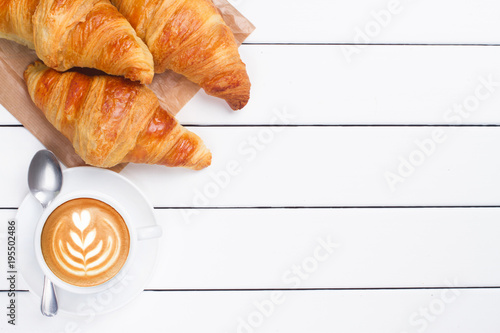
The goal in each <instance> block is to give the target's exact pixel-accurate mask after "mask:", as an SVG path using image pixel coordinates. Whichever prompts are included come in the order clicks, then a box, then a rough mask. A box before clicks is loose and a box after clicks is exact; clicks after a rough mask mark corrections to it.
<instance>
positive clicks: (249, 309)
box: [0, 289, 500, 333]
mask: <svg viewBox="0 0 500 333" xmlns="http://www.w3.org/2000/svg"><path fill="white" fill-rule="evenodd" d="M276 296H279V297H276ZM2 299H4V300H5V299H6V298H5V296H3V295H2ZM272 300H275V301H276V303H274V302H273V301H272ZM17 304H18V319H17V320H18V321H17V329H18V330H19V331H21V332H31V331H36V332H40V333H43V332H51V333H52V332H96V333H99V332H103V333H104V332H106V333H107V332H142V331H147V332H179V333H182V332H237V333H251V332H257V331H258V332H290V333H295V332H297V333H299V332H347V333H349V332H352V333H354V332H374V333H378V332H380V333H386V332H398V333H400V332H407V333H414V332H423V331H424V330H425V332H429V333H437V332H455V333H466V332H467V333H468V332H484V333H490V332H491V333H496V332H497V331H498V327H499V326H500V317H499V316H498V310H500V291H499V290H498V289H494V290H490V289H489V290H456V289H451V290H450V289H448V290H393V291H364V290H363V291H359V290H357V291H329V292H324V291H321V292H313V291H310V292H286V293H283V294H278V295H276V294H274V295H273V294H272V292H167V293H163V292H162V293H158V292H145V293H143V294H142V295H140V296H139V297H138V298H137V299H136V300H135V301H134V302H133V303H131V304H129V305H127V306H126V307H125V308H122V309H121V310H119V311H117V312H114V313H112V314H108V315H104V316H95V313H96V311H92V310H93V309H94V308H96V307H98V306H99V303H90V304H84V305H83V308H84V310H85V311H86V312H85V313H86V315H85V316H84V317H75V316H68V315H65V314H62V313H61V314H59V315H58V316H57V317H54V318H46V317H43V316H42V315H41V314H40V310H39V308H40V306H39V302H38V300H37V299H36V298H35V297H34V296H33V295H31V294H29V293H20V294H18V300H17ZM2 328H3V329H5V328H7V323H6V319H5V318H4V320H2V321H1V322H0V329H2Z"/></svg>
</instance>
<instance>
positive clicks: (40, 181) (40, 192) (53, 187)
mask: <svg viewBox="0 0 500 333" xmlns="http://www.w3.org/2000/svg"><path fill="white" fill-rule="evenodd" d="M28 186H29V189H30V192H31V194H33V196H34V197H35V198H36V199H37V200H38V201H40V203H41V204H42V207H43V209H45V208H46V207H47V205H48V204H49V203H50V202H51V201H52V200H53V199H54V198H55V197H56V196H57V195H58V194H59V192H60V191H61V187H62V171H61V165H60V164H59V161H58V160H57V158H56V157H55V156H54V154H53V153H52V152H51V151H49V150H40V151H39V152H37V153H36V154H35V156H33V159H32V160H31V164H30V167H29V171H28ZM41 310H42V314H43V315H44V316H47V317H52V316H54V315H56V314H57V310H58V306H57V297H56V292H55V289H54V285H53V284H52V282H51V281H50V280H49V279H48V278H47V277H46V276H45V277H44V281H43V292H42V305H41Z"/></svg>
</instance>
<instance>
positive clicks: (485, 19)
mask: <svg viewBox="0 0 500 333" xmlns="http://www.w3.org/2000/svg"><path fill="white" fill-rule="evenodd" d="M232 3H234V4H235V6H236V7H237V8H238V9H239V10H240V11H241V12H242V13H243V14H244V15H245V16H246V17H248V18H249V19H250V21H252V23H253V24H254V25H255V26H256V27H257V29H256V30H255V31H254V32H253V33H252V35H250V37H249V38H248V40H247V41H246V42H256V43H312V42H316V43H360V42H362V43H499V42H500V37H499V36H498V33H497V31H499V30H500V22H498V19H497V17H496V15H495V13H496V12H498V10H499V9H500V7H499V4H498V2H497V1H494V0H478V1H473V2H471V1H453V0H441V1H439V2H436V1H431V0H419V1H413V0H358V1H349V0H337V1H328V0H311V1H307V2H304V1H300V0H291V1H288V2H287V4H286V5H283V4H282V3H281V2H279V1H276V2H269V1H265V0H252V1H249V0H233V1H232Z"/></svg>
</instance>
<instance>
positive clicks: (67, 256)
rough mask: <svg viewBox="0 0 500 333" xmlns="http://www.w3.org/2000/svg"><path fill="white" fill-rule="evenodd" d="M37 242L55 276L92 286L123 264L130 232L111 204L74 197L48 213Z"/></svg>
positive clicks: (109, 277)
mask: <svg viewBox="0 0 500 333" xmlns="http://www.w3.org/2000/svg"><path fill="white" fill-rule="evenodd" d="M40 245H41V250H42V255H43V258H44V260H45V262H46V264H47V266H48V267H49V269H50V270H51V271H52V272H53V273H54V274H55V275H56V276H57V277H58V278H59V279H61V280H62V281H64V282H66V283H69V284H71V285H74V286H78V287H92V286H97V285H100V284H102V283H104V282H106V281H108V280H110V279H111V278H113V277H114V276H115V275H116V274H117V273H118V272H119V271H120V269H121V268H122V267H123V265H124V264H125V262H126V260H127V257H128V254H129V250H130V234H129V230H128V228H127V224H126V223H125V221H124V219H123V217H122V216H121V215H120V214H119V213H118V212H117V211H116V210H115V209H114V208H113V207H111V206H110V205H108V204H107V203H104V202H102V201H100V200H96V199H91V198H78V199H73V200H70V201H67V202H65V203H63V204H62V205H60V206H59V207H57V208H56V209H55V210H54V211H53V212H52V213H51V214H50V215H49V217H48V218H47V220H46V221H45V224H44V227H43V230H42V234H41V238H40Z"/></svg>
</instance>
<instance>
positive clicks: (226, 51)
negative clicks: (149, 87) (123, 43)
mask: <svg viewBox="0 0 500 333" xmlns="http://www.w3.org/2000/svg"><path fill="white" fill-rule="evenodd" d="M111 2H112V3H113V4H114V5H115V6H116V7H117V8H118V10H119V11H120V12H121V13H122V14H123V16H125V17H126V18H127V20H128V21H129V22H130V24H131V25H132V27H134V29H135V31H136V32H137V35H138V36H139V37H140V38H142V40H143V41H144V42H145V43H146V45H147V46H148V47H149V50H150V51H151V53H152V54H153V59H154V63H155V72H157V73H162V72H164V71H165V70H166V69H171V70H173V71H174V72H177V73H180V74H182V75H184V76H185V77H187V78H188V79H189V80H191V81H193V82H195V83H197V84H198V85H200V86H201V87H202V88H203V89H204V90H205V91H206V92H207V94H209V95H212V96H216V97H220V98H223V99H225V100H226V102H227V103H228V104H229V106H230V107H231V108H232V109H233V110H238V109H241V108H243V107H244V106H245V105H246V104H247V102H248V99H249V97H250V80H249V78H248V74H247V72H246V68H245V64H244V63H243V62H242V61H241V59H240V55H239V53H238V46H237V44H236V40H235V39H234V35H233V33H232V32H231V30H230V29H229V27H228V26H227V25H226V24H225V22H224V20H223V19H222V17H221V15H220V14H219V12H218V10H217V8H216V7H215V6H214V4H213V3H212V1H210V0H111Z"/></svg>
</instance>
